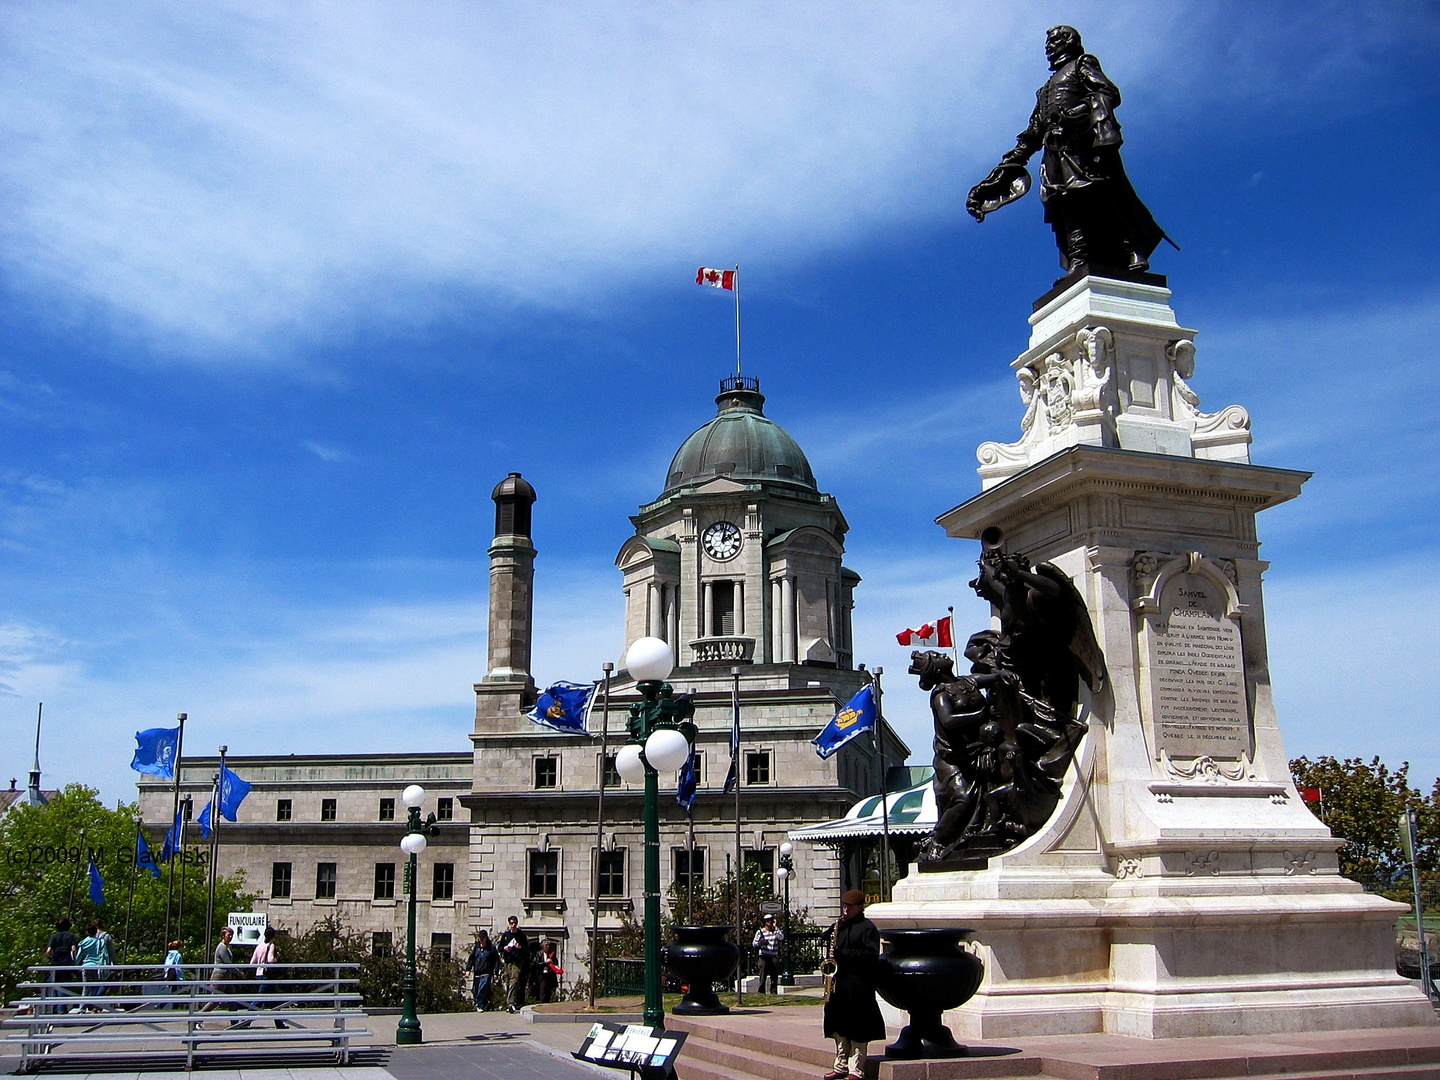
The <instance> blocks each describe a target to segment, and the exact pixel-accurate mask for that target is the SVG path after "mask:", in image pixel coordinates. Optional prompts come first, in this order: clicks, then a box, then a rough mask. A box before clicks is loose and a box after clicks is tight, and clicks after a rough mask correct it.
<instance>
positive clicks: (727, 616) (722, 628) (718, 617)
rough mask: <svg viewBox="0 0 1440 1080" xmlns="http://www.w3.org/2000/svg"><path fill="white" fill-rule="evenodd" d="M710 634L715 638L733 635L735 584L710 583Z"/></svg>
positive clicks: (730, 582)
mask: <svg viewBox="0 0 1440 1080" xmlns="http://www.w3.org/2000/svg"><path fill="white" fill-rule="evenodd" d="M710 633H711V634H712V635H714V636H715V637H730V636H732V635H733V634H734V633H735V583H734V582H733V581H712V582H711V583H710Z"/></svg>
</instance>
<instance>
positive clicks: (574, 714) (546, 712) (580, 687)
mask: <svg viewBox="0 0 1440 1080" xmlns="http://www.w3.org/2000/svg"><path fill="white" fill-rule="evenodd" d="M594 701H595V684H594V683H583V684H582V683H572V682H557V683H555V684H554V685H552V686H551V687H550V688H549V689H547V690H546V691H545V692H544V693H543V694H541V695H540V700H539V701H537V702H535V707H534V708H533V709H531V710H530V711H529V712H527V713H526V714H525V719H527V720H531V721H533V722H534V723H537V724H539V725H540V726H541V727H548V728H553V729H554V730H555V731H563V732H565V733H566V734H567V735H584V734H587V730H586V729H587V727H588V726H589V722H590V706H591V704H593V703H594Z"/></svg>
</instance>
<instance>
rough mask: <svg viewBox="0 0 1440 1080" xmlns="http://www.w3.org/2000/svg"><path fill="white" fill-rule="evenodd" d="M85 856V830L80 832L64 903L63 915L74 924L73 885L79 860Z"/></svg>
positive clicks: (78, 869)
mask: <svg viewBox="0 0 1440 1080" xmlns="http://www.w3.org/2000/svg"><path fill="white" fill-rule="evenodd" d="M84 854H85V830H84V829H81V830H80V851H79V853H78V854H76V856H75V873H73V874H71V875H70V898H69V899H68V900H66V901H65V915H66V917H67V918H68V919H69V920H70V922H71V923H72V924H73V923H74V922H75V883H76V882H77V881H79V880H80V858H81V856H83V855H84Z"/></svg>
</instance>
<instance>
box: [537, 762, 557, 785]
mask: <svg viewBox="0 0 1440 1080" xmlns="http://www.w3.org/2000/svg"><path fill="white" fill-rule="evenodd" d="M535 786H536V787H537V788H553V787H559V786H560V759H559V758H553V757H537V758H536V759H535Z"/></svg>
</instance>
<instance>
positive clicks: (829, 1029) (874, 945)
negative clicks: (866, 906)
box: [825, 915, 885, 1042]
mask: <svg viewBox="0 0 1440 1080" xmlns="http://www.w3.org/2000/svg"><path fill="white" fill-rule="evenodd" d="M879 963H880V931H879V930H877V929H876V928H875V924H874V923H873V922H871V921H870V920H869V919H867V918H865V917H864V916H863V915H862V916H861V917H860V918H858V919H853V920H851V921H850V922H847V923H843V924H841V926H840V928H839V929H838V930H836V931H835V985H834V989H833V990H832V991H831V994H830V1000H829V1001H827V1002H826V1003H825V1037H826V1038H827V1039H828V1038H833V1037H834V1036H836V1035H843V1036H844V1037H845V1038H847V1039H854V1040H855V1041H856V1042H873V1041H875V1040H876V1039H883V1038H885V1018H884V1017H883V1016H881V1015H880V1006H879V1005H877V1004H876V1003H875V969H876V968H877V967H878V966H879Z"/></svg>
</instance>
